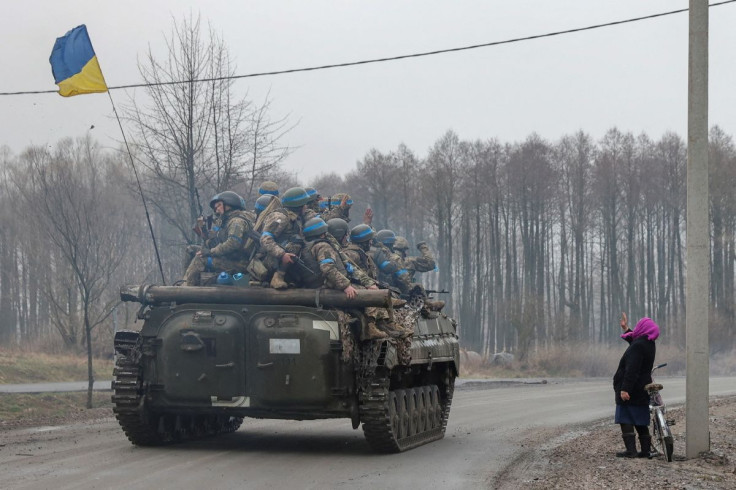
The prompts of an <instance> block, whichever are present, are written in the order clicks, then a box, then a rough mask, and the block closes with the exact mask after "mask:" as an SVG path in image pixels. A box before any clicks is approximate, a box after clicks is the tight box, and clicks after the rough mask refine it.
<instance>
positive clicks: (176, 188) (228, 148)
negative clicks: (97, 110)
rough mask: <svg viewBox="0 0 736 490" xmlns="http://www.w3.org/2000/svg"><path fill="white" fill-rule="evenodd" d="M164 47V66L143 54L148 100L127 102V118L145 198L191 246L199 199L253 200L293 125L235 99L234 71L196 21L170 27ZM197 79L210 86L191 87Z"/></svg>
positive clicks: (285, 150)
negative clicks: (231, 195)
mask: <svg viewBox="0 0 736 490" xmlns="http://www.w3.org/2000/svg"><path fill="white" fill-rule="evenodd" d="M166 47H167V50H166V54H165V56H164V57H163V58H162V59H159V58H158V57H157V56H156V55H155V54H154V53H153V51H151V50H149V52H148V53H147V54H146V57H145V59H144V60H143V61H142V62H140V63H139V70H140V72H141V76H142V77H143V79H144V81H145V82H146V83H148V84H150V85H149V86H147V87H146V95H147V101H146V102H145V103H141V102H139V101H138V100H136V99H132V100H131V102H130V104H129V106H128V107H127V108H126V110H125V114H126V118H127V120H128V121H130V122H131V123H132V124H133V127H134V132H135V136H134V141H135V149H136V154H137V157H138V160H139V162H140V163H141V164H142V165H143V166H144V167H145V170H146V172H145V177H144V179H143V180H144V187H145V192H146V195H147V198H148V199H149V200H150V202H151V203H152V204H153V206H154V207H155V209H156V211H157V212H158V214H159V215H160V216H162V217H163V218H164V219H165V220H166V221H167V222H168V223H169V225H170V226H171V227H172V228H173V230H175V231H176V232H177V233H178V235H179V236H180V237H181V239H182V240H184V241H186V242H189V243H191V242H192V241H193V240H194V238H195V237H194V234H193V232H192V229H191V224H192V223H193V222H194V221H195V220H196V218H197V216H199V215H200V214H201V212H202V209H201V207H202V200H203V199H205V197H203V196H201V195H200V192H202V193H207V194H206V195H207V196H209V195H210V194H209V193H214V192H219V191H222V190H225V189H234V190H239V191H240V192H242V193H244V194H246V195H252V189H253V186H254V182H255V181H256V180H257V179H259V178H262V177H263V176H264V175H265V174H267V173H268V172H270V171H273V170H274V169H275V167H276V166H277V165H278V164H279V163H280V162H281V161H282V160H283V159H284V158H286V156H287V155H288V154H289V153H290V151H291V150H290V148H289V147H288V146H285V145H283V144H282V143H281V140H282V139H283V137H284V135H285V134H286V133H287V132H288V131H289V130H290V129H291V128H292V126H289V125H288V124H287V120H286V118H282V119H272V118H271V117H270V110H271V100H270V98H269V97H268V96H267V97H266V99H265V100H264V101H263V103H261V104H259V105H256V104H253V103H252V102H251V101H249V100H248V99H247V97H242V98H241V97H238V96H237V95H236V94H235V91H234V87H233V85H234V82H233V80H232V78H229V77H231V76H232V75H233V74H234V73H235V64H234V63H233V62H232V60H231V58H230V56H229V52H228V50H227V47H226V46H225V43H224V42H223V41H222V39H221V38H219V37H218V36H217V34H216V33H215V32H214V31H213V30H212V28H209V30H208V31H207V32H204V29H203V28H202V27H201V22H200V19H199V17H197V18H193V17H191V16H190V17H189V18H185V19H184V20H183V21H182V22H176V21H174V23H173V27H172V31H171V34H170V35H169V36H168V37H166ZM202 79H204V80H209V81H207V82H198V81H197V80H202ZM171 82H177V83H171ZM179 82H183V83H179Z"/></svg>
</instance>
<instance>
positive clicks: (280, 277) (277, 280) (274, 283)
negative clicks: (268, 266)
mask: <svg viewBox="0 0 736 490" xmlns="http://www.w3.org/2000/svg"><path fill="white" fill-rule="evenodd" d="M285 276H286V273H285V272H283V271H276V272H274V273H273V277H272V278H271V287H272V288H274V289H286V288H288V287H289V285H288V284H287V283H286V281H285V280H284V279H285Z"/></svg>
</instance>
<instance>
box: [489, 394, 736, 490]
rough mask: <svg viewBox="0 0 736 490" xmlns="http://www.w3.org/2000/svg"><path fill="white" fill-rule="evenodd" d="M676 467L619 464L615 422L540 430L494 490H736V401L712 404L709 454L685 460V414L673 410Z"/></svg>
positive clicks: (673, 464)
mask: <svg viewBox="0 0 736 490" xmlns="http://www.w3.org/2000/svg"><path fill="white" fill-rule="evenodd" d="M667 418H668V419H674V420H675V425H674V426H673V427H672V428H671V429H672V434H673V436H674V438H675V452H674V461H673V462H671V463H667V462H666V461H664V460H663V459H662V458H661V457H660V458H654V459H651V460H649V459H646V458H643V459H626V458H617V457H616V456H615V452H616V451H621V450H623V442H622V440H621V431H620V429H619V426H618V425H615V424H613V423H612V418H608V419H606V420H601V421H598V422H596V423H594V424H589V425H585V426H578V427H572V428H571V427H563V428H560V429H544V430H536V431H534V432H531V433H529V434H528V435H527V436H526V437H525V438H524V440H523V441H521V444H522V447H523V448H524V451H523V453H522V454H521V455H520V456H519V457H518V458H517V459H516V460H515V461H514V462H513V463H512V464H511V465H509V466H508V467H507V468H506V469H505V470H504V471H503V472H502V473H501V474H499V475H498V476H497V477H496V478H495V479H494V481H493V482H489V483H490V484H491V485H490V486H491V488H502V489H510V488H533V489H535V488H539V489H551V488H573V489H589V488H622V489H629V488H631V489H634V488H635V489H640V488H688V489H690V488H712V489H733V488H736V397H727V398H714V399H711V403H710V430H711V449H710V452H708V453H705V454H701V455H700V456H699V457H697V458H693V459H686V458H685V429H686V427H685V408H684V407H679V408H675V409H670V410H668V412H667Z"/></svg>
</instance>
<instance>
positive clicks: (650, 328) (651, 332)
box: [621, 316, 659, 340]
mask: <svg viewBox="0 0 736 490" xmlns="http://www.w3.org/2000/svg"><path fill="white" fill-rule="evenodd" d="M639 337H646V338H647V339H649V340H656V339H657V337H659V325H657V324H656V323H654V320H652V319H651V318H649V317H647V316H645V317H644V318H642V319H641V320H639V323H637V324H636V327H635V328H634V330H632V331H631V332H626V333H624V334H621V338H622V339H631V340H634V339H636V338H639Z"/></svg>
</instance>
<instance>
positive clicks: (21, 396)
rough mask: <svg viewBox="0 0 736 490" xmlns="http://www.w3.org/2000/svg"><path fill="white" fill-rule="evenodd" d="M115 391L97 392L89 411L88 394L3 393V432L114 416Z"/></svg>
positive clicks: (0, 427)
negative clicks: (113, 394)
mask: <svg viewBox="0 0 736 490" xmlns="http://www.w3.org/2000/svg"><path fill="white" fill-rule="evenodd" d="M110 395H111V392H109V391H105V392H95V393H94V394H93V397H92V404H93V407H94V408H90V409H88V408H85V404H86V402H87V393H82V392H76V393H2V394H0V431H3V430H10V429H20V428H25V427H39V426H49V425H68V424H73V423H76V422H87V421H92V420H97V419H103V418H109V417H112V416H113V413H112V403H111V402H110Z"/></svg>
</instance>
